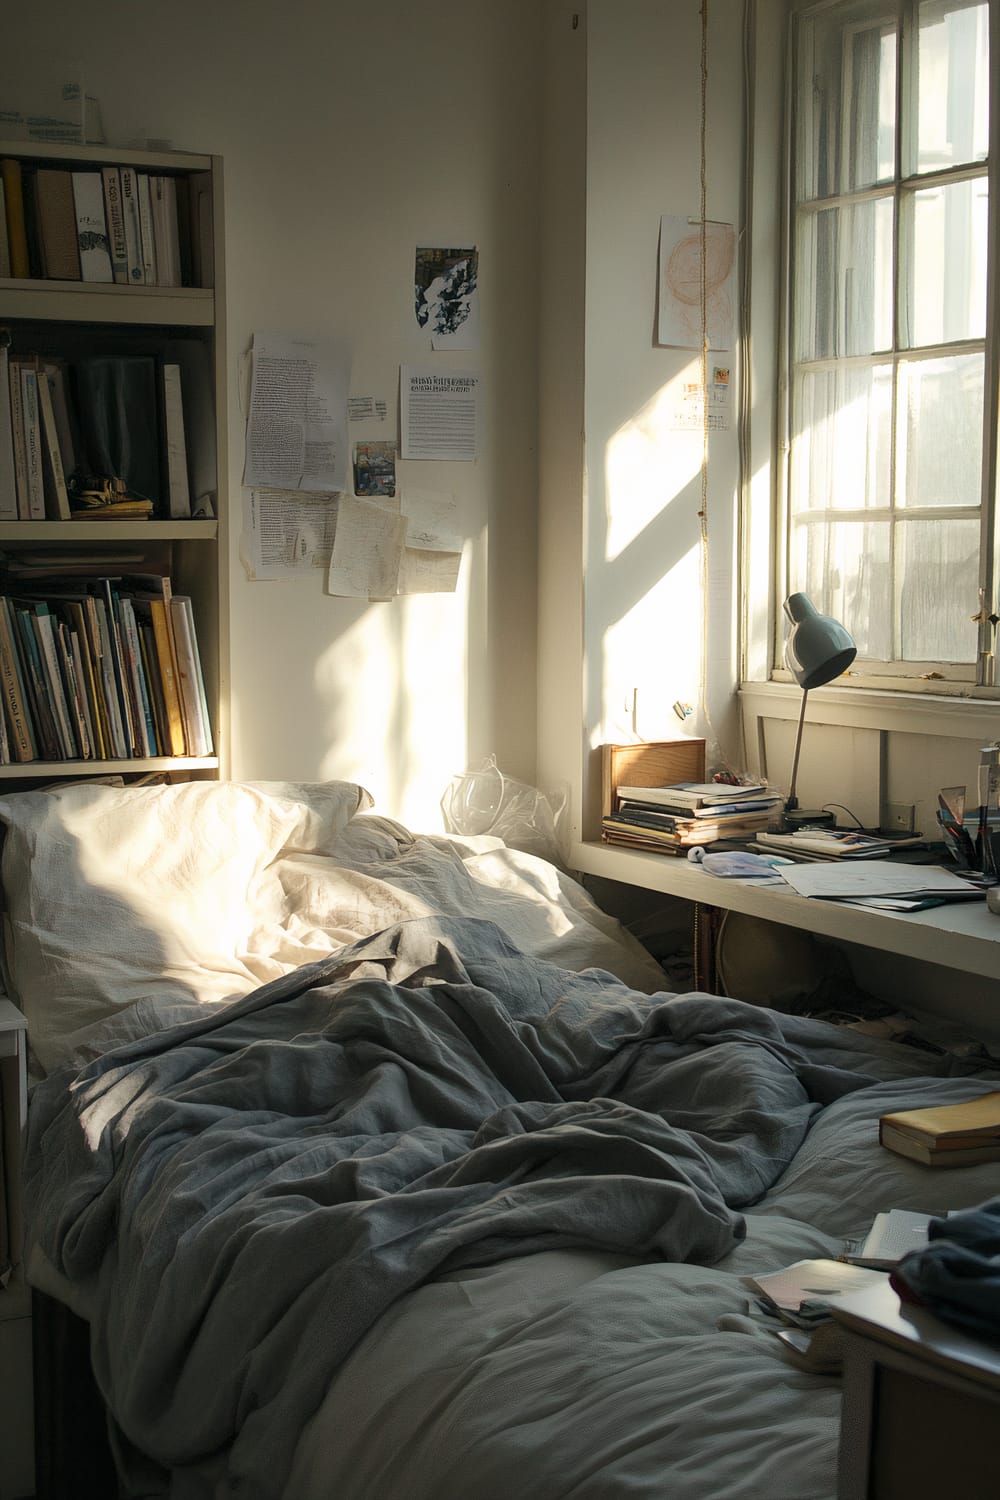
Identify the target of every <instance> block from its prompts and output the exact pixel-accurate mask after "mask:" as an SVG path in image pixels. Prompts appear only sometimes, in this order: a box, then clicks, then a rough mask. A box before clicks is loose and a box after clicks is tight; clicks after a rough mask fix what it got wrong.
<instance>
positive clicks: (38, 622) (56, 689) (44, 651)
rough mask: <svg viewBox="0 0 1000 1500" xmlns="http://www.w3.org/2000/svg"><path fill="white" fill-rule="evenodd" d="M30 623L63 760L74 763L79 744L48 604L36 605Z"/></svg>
mask: <svg viewBox="0 0 1000 1500" xmlns="http://www.w3.org/2000/svg"><path fill="white" fill-rule="evenodd" d="M31 624H32V627H33V629H34V632H35V636H36V638H37V640H38V650H39V655H40V656H41V658H42V671H43V672H44V673H45V682H46V686H47V688H48V693H49V701H50V703H51V704H52V709H53V713H54V715H55V721H56V733H57V734H58V736H59V747H60V749H61V751H62V759H63V760H72V759H73V758H74V756H75V755H76V741H75V740H74V738H73V727H72V724H71V722H70V711H69V704H68V702H67V701H66V691H65V688H64V687H63V680H62V672H61V671H60V670H59V657H58V654H57V652H56V642H55V622H54V620H53V619H52V615H51V614H50V613H49V611H48V605H46V604H37V605H36V606H35V609H34V611H33V615H32V621H31Z"/></svg>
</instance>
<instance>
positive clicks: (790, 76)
mask: <svg viewBox="0 0 1000 1500" xmlns="http://www.w3.org/2000/svg"><path fill="white" fill-rule="evenodd" d="M837 3H838V0H789V3H788V4H787V5H785V6H782V7H780V11H781V15H780V26H781V27H782V29H783V49H782V53H781V55H782V56H783V58H784V82H783V88H782V97H781V99H780V103H779V105H778V107H779V109H780V112H781V117H782V127H781V132H780V135H781V149H782V159H781V164H780V167H779V169H778V172H777V174H776V183H775V184H774V185H773V187H772V190H771V196H772V200H773V206H774V208H775V209H776V210H777V212H778V216H779V218H780V247H781V253H780V273H779V274H780V282H779V285H778V288H777V296H776V299H775V300H776V312H777V316H776V318H775V320H774V323H773V324H772V326H775V324H776V325H777V351H776V357H775V361H774V373H775V377H776V381H777V385H776V400H775V403H774V422H775V427H774V439H773V459H772V462H773V474H772V488H773V495H772V506H773V510H772V518H771V552H770V556H769V559H768V563H767V569H766V571H767V573H768V575H769V576H768V586H767V596H768V597H767V601H766V607H765V606H764V605H763V601H762V596H761V586H760V577H761V572H762V568H761V565H760V561H759V558H760V530H761V527H760V517H759V511H760V506H759V501H754V500H753V497H752V495H748V489H747V487H746V486H745V488H744V560H745V563H746V566H747V573H746V576H747V578H748V580H749V589H748V593H747V597H746V599H745V613H744V624H745V630H744V641H745V648H746V652H745V659H744V661H745V671H744V675H745V676H746V677H747V678H749V679H751V680H752V679H754V678H755V677H756V678H757V679H758V680H759V679H760V677H761V676H762V675H764V676H766V677H768V678H770V679H771V680H774V681H777V682H780V681H785V680H787V679H788V673H787V672H786V671H784V670H783V668H782V666H781V660H782V648H783V640H784V620H783V613H782V609H781V601H782V599H783V598H784V597H785V595H786V593H787V592H788V587H789V583H788V580H789V576H790V572H789V557H790V549H791V547H792V545H793V525H792V522H791V515H790V486H789V471H790V465H791V400H792V385H791V382H792V380H793V379H794V378H795V370H796V362H795V359H794V351H793V349H792V345H791V340H792V336H793V327H792V315H791V314H792V298H793V295H794V286H793V275H792V272H793V266H792V253H793V252H792V235H791V226H792V223H793V215H794V214H795V213H796V211H797V210H796V201H795V200H796V193H795V184H794V180H793V170H794V167H795V163H794V158H793V150H792V145H793V132H794V128H795V92H796V81H795V70H794V65H793V64H794V59H795V55H796V31H797V27H798V25H799V24H800V23H801V21H802V19H803V18H804V17H806V16H812V15H816V14H822V12H823V11H829V10H832V9H835V8H836V5H837ZM959 3H960V0H959ZM970 3H974V0H970ZM987 5H988V25H989V34H990V39H991V45H990V58H989V93H990V118H989V142H988V158H987V161H986V163H985V164H984V169H980V168H979V167H978V165H977V164H976V163H975V162H973V163H962V164H961V165H959V166H950V165H949V166H946V167H941V168H933V169H927V170H924V171H922V172H921V171H912V172H907V174H906V175H905V176H904V175H903V172H902V167H903V165H904V164H909V161H910V160H911V159H912V158H913V156H914V153H913V152H912V151H911V152H910V155H909V158H908V157H907V154H906V153H907V143H906V142H905V141H904V139H903V132H904V129H905V124H906V120H907V119H908V118H909V119H911V120H912V119H913V115H912V112H909V111H907V109H906V107H905V101H906V99H907V97H908V94H907V92H906V91H907V90H910V89H911V88H912V84H913V76H914V70H915V67H916V45H915V42H916V37H917V35H918V27H917V18H918V15H919V9H920V4H919V0H888V3H887V6H886V10H887V13H888V14H887V19H891V17H892V16H896V17H897V20H896V35H897V39H898V40H897V69H896V74H897V76H896V112H897V121H898V128H897V130H896V140H895V148H894V149H895V164H894V174H893V178H892V181H891V183H886V182H879V183H878V184H877V185H875V186H873V187H872V189H870V190H868V191H869V196H875V195H878V196H880V197H885V196H887V195H888V196H890V197H891V200H892V210H893V230H892V277H893V298H894V308H893V313H894V316H893V330H892V339H891V348H890V349H889V350H887V351H885V354H884V356H883V355H882V354H881V353H880V354H879V356H878V361H879V362H884V363H887V364H889V365H891V369H892V382H893V392H892V402H893V405H895V401H896V390H897V379H898V372H899V369H900V366H901V364H903V363H904V362H906V361H907V360H909V359H913V357H914V355H916V356H917V357H918V358H919V359H921V360H925V359H928V358H932V357H933V355H934V353H935V348H934V347H933V346H924V345H921V346H915V345H913V344H912V343H904V342H902V340H901V337H900V329H901V324H900V318H901V312H902V309H901V306H900V301H901V298H902V296H903V294H904V285H903V277H902V276H901V268H900V261H899V255H900V242H901V238H904V237H905V235H906V233H907V224H908V216H907V215H906V213H905V212H904V208H905V204H906V200H907V198H912V196H913V195H914V194H915V193H916V192H918V191H919V190H921V189H924V188H927V187H931V188H933V187H938V186H946V185H947V184H949V183H953V182H960V181H965V180H971V179H975V178H976V177H978V176H985V178H986V180H987V183H988V185H989V207H988V220H987V277H986V326H985V335H984V338H982V339H974V340H968V341H965V344H966V346H967V347H968V348H969V349H970V350H975V351H976V352H977V353H978V352H979V350H982V352H983V360H984V366H983V391H984V411H983V457H982V463H981V492H980V505H979V507H978V519H979V525H980V533H979V534H980V546H979V553H980V559H979V580H978V597H979V613H978V617H977V616H973V618H974V619H975V618H978V622H979V623H978V641H977V646H978V649H977V651H976V654H975V659H974V661H972V662H965V663H960V664H949V663H942V662H940V661H928V662H912V661H911V662H905V663H904V662H898V661H894V662H876V661H873V660H863V661H858V662H856V663H855V666H854V668H853V669H852V671H851V674H850V676H849V677H848V678H845V679H842V680H841V685H844V686H847V685H849V686H851V687H857V688H882V689H892V690H894V691H897V692H902V693H904V694H907V695H913V697H914V698H919V697H920V696H921V695H923V694H926V693H938V694H942V693H944V694H952V695H958V696H962V697H966V696H973V697H984V698H993V697H997V696H1000V668H998V661H997V642H996V630H995V626H996V614H997V613H998V612H1000V605H998V603H997V580H998V577H1000V515H998V506H997V483H998V457H997V447H998V438H1000V430H998V428H1000V424H998V408H1000V368H998V366H1000V329H998V318H1000V296H998V284H1000V255H998V247H1000V0H987ZM904 16H905V17H906V18H907V19H908V23H909V28H910V29H909V33H908V36H907V37H906V38H904V34H903V33H904ZM754 25H755V26H758V17H757V16H756V15H755V17H754ZM767 25H770V26H772V27H773V25H774V15H773V12H772V14H771V15H770V16H769V17H768V18H767V20H766V21H765V27H766V26H767ZM757 40H758V46H759V44H760V35H759V27H758V39H757ZM760 55H761V56H763V55H764V53H763V52H761V53H760ZM771 60H772V59H769V61H771ZM755 95H756V90H755ZM749 104H750V110H751V122H750V123H751V130H752V133H753V135H754V138H755V140H756V138H757V136H758V134H759V125H760V108H761V106H760V101H759V99H758V98H756V97H754V98H753V99H751V100H750V101H749ZM773 107H774V101H773V99H772V100H771V101H770V104H768V101H767V100H766V99H765V110H767V109H768V108H770V109H771V110H772V111H773ZM838 128H839V129H840V130H841V131H843V130H844V129H847V128H848V126H847V124H846V122H845V120H844V118H843V116H842V119H841V122H840V123H839V126H838ZM764 133H765V134H767V133H768V132H766V131H765V132H764ZM754 158H755V174H754V175H755V179H756V176H757V171H756V166H757V164H758V163H757V154H756V151H755V152H754ZM914 165H915V163H914ZM836 186H837V188H838V191H837V192H835V193H831V194H830V195H829V197H828V198H824V199H820V200H814V201H818V202H820V203H821V204H824V205H825V204H827V203H829V204H830V205H831V206H833V205H836V204H837V203H839V202H843V201H844V198H845V196H846V195H845V194H844V193H843V192H842V191H839V189H840V187H841V184H837V185H836ZM865 191H866V190H859V191H858V192H857V193H856V194H851V195H850V197H851V200H852V201H858V200H859V199H862V198H864V196H865ZM755 197H756V191H754V192H752V193H751V201H753V199H754V198H755ZM758 239H759V236H758V233H757V231H756V229H755V227H754V226H753V224H751V235H750V237H749V241H750V244H751V246H752V249H751V255H752V256H755V255H756V252H757V245H758ZM753 300H754V304H755V310H756V304H757V302H758V300H759V299H758V297H757V294H756V292H755V293H754V298H753ZM751 321H752V323H754V324H756V318H752V320H751ZM961 345H962V341H955V342H952V343H949V344H948V345H947V346H937V347H938V349H939V350H940V349H942V348H945V347H946V348H947V351H948V353H949V354H953V353H956V352H960V349H961ZM842 358H843V357H840V358H838V359H836V360H831V361H830V365H831V368H833V367H834V366H835V365H839V364H841V362H842ZM874 362H875V360H874V358H869V359H868V360H867V363H868V364H869V365H871V364H873V363H874ZM749 363H750V361H749V360H748V364H749ZM748 384H750V385H751V387H752V385H753V381H752V380H751V381H748ZM894 436H895V429H894ZM897 441H898V439H897ZM895 449H896V441H894V444H893V457H892V463H893V466H894V465H895ZM893 509H896V506H895V501H893ZM968 510H969V514H976V510H975V508H973V507H969V508H968ZM755 512H756V519H755ZM882 513H883V512H882V510H881V508H880V510H879V511H878V512H873V511H869V512H858V513H855V512H852V511H847V510H845V511H836V512H834V513H830V514H834V515H835V516H836V518H837V519H838V520H847V519H850V518H851V517H852V516H855V515H856V514H857V515H860V514H865V515H867V517H868V518H870V519H873V518H874V517H875V516H876V515H878V514H882ZM924 514H927V513H926V512H925V513H924ZM961 514H962V510H961V508H960V507H949V508H948V511H947V515H948V517H949V518H952V517H953V518H956V519H957V518H959V517H960V516H961ZM932 517H933V511H931V512H930V513H929V518H932ZM905 524H906V521H905V519H903V520H894V521H893V522H892V526H893V532H895V529H896V527H898V526H900V525H905ZM755 538H756V541H755ZM755 559H756V561H755ZM765 613H766V618H767V622H768V628H767V636H768V637H769V639H768V640H767V658H768V662H767V668H766V671H765V672H764V673H763V674H762V672H761V670H760V668H761V666H762V665H763V663H762V661H761V647H762V645H763V643H764V640H765V638H766V637H765V634H764V632H763V630H762V621H763V617H764V614H765Z"/></svg>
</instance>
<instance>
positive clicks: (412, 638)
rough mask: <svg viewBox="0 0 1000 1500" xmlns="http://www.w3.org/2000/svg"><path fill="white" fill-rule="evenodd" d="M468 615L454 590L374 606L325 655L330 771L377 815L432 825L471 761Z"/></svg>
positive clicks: (320, 669) (319, 690)
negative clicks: (360, 793) (367, 796)
mask: <svg viewBox="0 0 1000 1500" xmlns="http://www.w3.org/2000/svg"><path fill="white" fill-rule="evenodd" d="M465 619H466V614H465V608H464V603H463V602H462V601H460V599H459V598H458V596H456V595H455V594H424V595H415V596H413V597H411V598H396V599H394V600H392V601H391V602H388V603H385V604H381V603H380V604H371V605H369V606H368V607H367V609H365V611H364V613H363V614H362V615H361V617H360V618H359V619H358V620H357V621H356V622H355V623H354V625H353V626H351V627H350V628H349V629H347V630H345V631H343V633H341V634H340V635H338V637H337V639H336V641H335V642H333V643H332V644H331V645H330V646H329V647H328V648H327V650H326V651H325V652H324V653H323V654H322V656H321V657H320V659H319V661H318V663H317V668H316V694H317V698H318V700H319V702H320V703H322V704H323V705H324V709H325V733H326V741H327V748H326V750H325V753H324V755H323V759H322V775H323V776H324V777H326V778H329V779H331V780H342V781H356V782H358V783H359V784H360V785H361V786H364V787H366V788H367V790H368V791H369V792H371V794H372V796H373V797H374V799H375V808H374V811H376V812H379V813H383V814H384V815H385V816H386V817H391V818H397V819H399V820H400V821H401V822H403V823H405V824H406V825H407V826H408V827H411V828H414V829H418V830H423V831H434V830H435V829H438V828H439V827H440V825H441V815H440V807H439V804H440V800H441V795H442V792H443V791H444V787H445V784H446V782H447V781H448V779H449V777H450V776H451V775H452V774H453V773H454V772H455V771H461V770H464V769H465V763H466V727H465V726H466V708H467V694H466V688H465V675H466V631H465V625H464V622H465Z"/></svg>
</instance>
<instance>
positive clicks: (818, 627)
mask: <svg viewBox="0 0 1000 1500" xmlns="http://www.w3.org/2000/svg"><path fill="white" fill-rule="evenodd" d="M785 614H786V615H787V616H788V618H789V620H790V621H791V622H792V628H791V630H790V631H789V634H788V640H787V641H786V642H785V665H786V666H787V667H788V670H789V671H790V672H791V674H792V676H793V677H794V678H795V681H796V682H797V683H798V685H799V687H800V688H802V689H804V691H805V692H809V690H810V689H811V688H816V687H822V686H823V684H824V683H825V682H832V681H833V679H834V678H835V677H839V676H840V674H841V672H846V671H847V668H848V667H849V666H850V665H851V662H852V661H853V660H854V658H855V657H856V656H857V654H858V648H857V646H856V645H855V644H854V640H853V639H852V637H851V635H850V632H849V631H847V630H845V629H844V627H843V625H841V624H840V622H839V621H838V620H831V619H830V617H829V616H828V615H821V614H819V613H818V612H817V610H816V607H815V606H814V605H813V604H812V602H811V601H810V600H809V599H808V598H807V597H806V595H805V594H789V596H788V598H787V599H786V600H785Z"/></svg>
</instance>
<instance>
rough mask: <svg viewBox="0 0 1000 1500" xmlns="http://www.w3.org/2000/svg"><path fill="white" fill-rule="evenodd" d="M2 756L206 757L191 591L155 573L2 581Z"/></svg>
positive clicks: (70, 570) (77, 568) (208, 733)
mask: <svg viewBox="0 0 1000 1500" xmlns="http://www.w3.org/2000/svg"><path fill="white" fill-rule="evenodd" d="M3 588H4V592H3V593H0V688H2V693H3V711H2V714H0V764H4V765H11V764H14V763H22V762H30V761H70V760H120V759H133V758H143V759H144V758H148V757H157V756H170V757H176V756H197V757H203V756H210V755H211V754H212V729H211V723H210V720H209V713H208V700H207V697H206V693H205V684H204V680H203V676H202V668H201V658H200V655H199V651H198V640H197V634H196V631H195V623H194V615H193V612H192V606H191V600H190V598H189V597H188V596H187V595H178V594H175V593H174V592H173V589H172V587H171V583H170V579H169V577H168V576H166V575H165V574H163V573H157V572H154V573H150V574H144V575H140V574H136V575H131V576H130V575H116V576H111V575H110V574H98V573H91V574H88V573H87V571H86V568H85V567H84V566H81V565H79V564H66V565H65V566H64V568H63V569H62V570H59V569H53V570H52V572H51V573H49V574H47V575H42V576H39V577H38V578H36V579H34V580H32V579H31V578H28V577H24V576H21V577H18V578H11V577H7V578H6V579H5V580H4V581H3Z"/></svg>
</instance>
